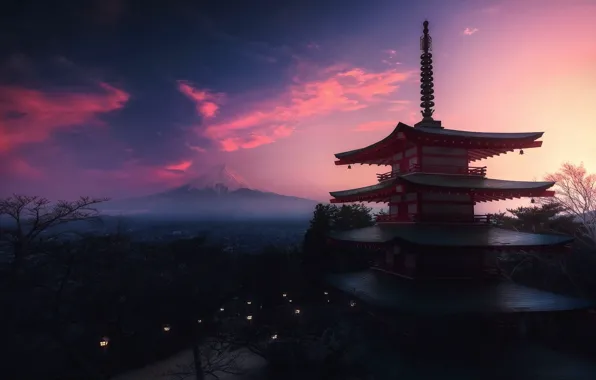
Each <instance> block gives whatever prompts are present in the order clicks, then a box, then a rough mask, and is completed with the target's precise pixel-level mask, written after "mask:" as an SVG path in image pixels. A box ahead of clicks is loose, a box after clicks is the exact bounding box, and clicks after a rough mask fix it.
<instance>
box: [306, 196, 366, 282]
mask: <svg viewBox="0 0 596 380" xmlns="http://www.w3.org/2000/svg"><path fill="white" fill-rule="evenodd" d="M371 211H372V210H371V209H370V208H369V207H366V206H364V205H363V204H361V203H356V204H350V205H342V206H341V207H338V206H336V205H331V204H318V205H317V206H316V207H315V211H314V213H313V217H312V219H311V220H310V227H309V228H308V230H307V231H306V234H305V236H304V242H303V246H302V248H303V253H304V260H305V265H306V268H307V270H308V271H309V272H311V273H312V274H315V275H316V274H317V273H320V271H321V270H324V269H325V268H328V266H329V264H330V261H331V258H332V248H330V247H329V246H328V245H327V239H328V235H329V233H330V232H332V231H345V230H351V229H354V228H362V227H369V226H372V225H373V224H374V223H375V222H374V217H373V215H372V213H371Z"/></svg>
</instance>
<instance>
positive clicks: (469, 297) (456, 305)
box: [327, 270, 594, 316]
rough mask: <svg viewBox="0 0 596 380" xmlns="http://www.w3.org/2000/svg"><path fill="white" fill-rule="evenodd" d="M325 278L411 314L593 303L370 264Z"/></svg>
mask: <svg viewBox="0 0 596 380" xmlns="http://www.w3.org/2000/svg"><path fill="white" fill-rule="evenodd" d="M383 277H390V278H383ZM327 281H328V282H329V283H330V284H331V285H332V286H334V287H335V288H338V289H339V290H341V291H343V292H346V293H349V294H351V295H353V296H354V297H356V298H359V299H361V300H362V301H364V302H366V303H367V304H369V305H372V306H376V307H380V308H383V309H389V310H391V311H398V312H402V313H407V314H413V315H427V316H449V315H460V316H461V315H469V314H482V313H516V312H555V311H567V310H582V309H589V308H591V307H593V306H594V302H593V301H590V300H585V299H581V298H576V297H570V296H565V295H561V294H556V293H551V292H547V291H543V290H538V289H533V288H530V287H527V286H523V285H519V284H516V283H513V282H509V281H507V282H506V281H502V282H473V283H470V282H468V281H424V282H418V281H417V282H414V281H411V280H403V279H400V278H398V277H396V276H392V275H390V274H384V273H382V272H378V271H374V270H366V271H361V272H352V273H343V274H333V275H329V276H328V277H327Z"/></svg>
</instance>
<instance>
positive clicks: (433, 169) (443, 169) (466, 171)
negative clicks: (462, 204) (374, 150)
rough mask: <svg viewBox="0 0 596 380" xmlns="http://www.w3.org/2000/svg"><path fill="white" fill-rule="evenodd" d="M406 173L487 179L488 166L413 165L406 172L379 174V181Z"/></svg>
mask: <svg viewBox="0 0 596 380" xmlns="http://www.w3.org/2000/svg"><path fill="white" fill-rule="evenodd" d="M406 173H438V174H459V175H469V176H479V177H485V176H486V166H468V167H463V168H462V167H461V166H453V165H420V164H412V165H411V166H410V168H409V169H408V170H407V171H405V172H400V171H390V172H387V173H380V174H377V179H378V180H379V182H382V181H386V180H388V179H393V178H396V177H397V176H399V175H400V174H406Z"/></svg>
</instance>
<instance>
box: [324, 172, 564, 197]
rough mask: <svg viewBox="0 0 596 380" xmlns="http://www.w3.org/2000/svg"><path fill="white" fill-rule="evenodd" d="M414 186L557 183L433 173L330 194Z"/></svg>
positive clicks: (510, 187) (507, 187)
mask: <svg viewBox="0 0 596 380" xmlns="http://www.w3.org/2000/svg"><path fill="white" fill-rule="evenodd" d="M398 184H412V185H415V186H422V187H433V188H443V189H445V188H449V189H462V190H473V191H478V190H482V191H491V190H495V191H516V190H536V191H539V190H546V189H548V188H550V187H552V186H554V185H555V182H543V181H509V180H502V179H491V178H485V177H480V176H468V175H457V174H432V173H406V174H403V175H400V176H398V177H396V178H393V179H388V180H386V181H382V182H380V183H377V184H375V185H372V186H365V187H360V188H356V189H350V190H342V191H333V192H330V193H329V194H331V196H332V197H334V198H342V197H351V196H358V195H364V194H373V193H374V194H376V193H379V192H383V191H384V190H391V191H392V190H393V187H394V185H398Z"/></svg>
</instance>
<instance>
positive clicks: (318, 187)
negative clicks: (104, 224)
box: [0, 0, 596, 210]
mask: <svg viewBox="0 0 596 380" xmlns="http://www.w3.org/2000/svg"><path fill="white" fill-rule="evenodd" d="M13 3H15V4H18V6H16V5H15V6H13V7H12V8H10V9H9V11H6V10H5V11H3V13H2V14H1V15H0V19H1V20H0V195H6V194H10V193H12V192H21V193H29V194H39V195H45V196H48V197H52V198H56V197H60V198H70V197H76V196H78V195H81V194H88V195H93V196H109V197H115V198H118V197H125V196H131V195H141V194H148V193H152V192H155V191H158V190H162V189H167V188H171V187H173V186H176V185H181V184H183V183H185V182H187V181H188V180H189V179H191V178H193V177H196V176H197V175H198V174H200V173H201V172H202V171H204V170H205V169H207V168H208V167H211V166H213V165H216V164H220V163H227V164H228V165H229V166H230V167H232V168H234V169H235V170H236V171H237V172H239V173H241V174H242V175H243V177H244V178H245V179H246V180H247V181H248V182H249V183H251V184H252V185H253V186H254V187H256V188H259V189H265V190H269V191H275V192H279V193H283V194H289V195H297V196H303V197H309V198H314V199H318V200H328V199H329V195H328V191H333V190H343V189H348V188H352V187H360V186H366V185H369V184H373V183H374V182H375V180H376V179H375V175H374V174H375V173H377V172H385V171H387V170H388V169H387V168H383V167H368V166H367V167H360V166H356V167H354V168H353V169H352V170H346V167H344V166H341V167H337V166H335V165H334V163H333V161H334V157H333V154H334V153H336V152H341V151H346V150H351V149H354V148H359V147H362V146H365V145H368V144H371V143H374V142H376V141H377V140H379V139H381V138H383V137H385V136H386V135H387V134H388V133H390V132H391V130H392V129H393V128H394V127H395V125H396V124H397V123H398V122H399V121H402V122H404V123H406V124H410V125H413V124H414V123H415V122H417V121H419V118H420V112H419V107H418V105H419V101H418V98H419V96H420V95H419V93H418V92H419V90H418V86H419V84H418V80H419V75H418V71H419V55H420V52H419V37H420V35H421V33H422V22H423V21H424V19H425V18H426V19H428V20H429V22H430V32H431V35H432V37H433V55H434V57H433V59H434V66H435V70H434V72H435V90H436V92H435V95H436V100H435V102H436V104H437V105H436V112H435V119H440V120H441V121H442V122H443V126H444V127H446V128H449V129H463V130H472V131H486V132H488V131H495V132H496V131H502V132H513V131H517V132H530V131H544V132H546V133H545V135H544V137H543V141H544V144H543V147H542V148H540V149H528V150H526V154H525V155H523V156H520V155H518V154H517V153H516V154H509V155H506V156H500V157H497V158H492V159H489V160H486V161H483V162H480V163H477V165H478V166H484V165H488V166H489V170H488V176H489V177H491V178H503V179H518V180H524V179H526V180H534V179H541V178H543V177H544V175H545V174H546V173H548V172H553V171H556V170H557V168H558V167H559V166H560V164H561V163H562V162H564V161H571V162H574V163H580V162H584V164H585V166H586V168H587V169H588V170H589V171H592V172H594V171H596V105H595V101H596V1H594V0H506V1H498V0H497V1H492V0H450V1H446V0H436V1H432V0H431V1H425V0H418V1H397V0H386V1H381V0H379V1H377V0H368V1H357V0H354V1H336V0H329V1H324V0H312V1H311V0H300V1H294V0H285V1H240V0H237V1H225V0H220V1H213V2H212V3H213V4H217V5H213V6H210V7H206V6H198V5H195V4H199V3H202V2H196V1H190V0H189V1H176V0H170V1H127V0H98V1H53V2H49V1H25V0H22V1H20V2H13ZM50 3H51V4H50ZM83 3H84V4H88V5H87V7H85V6H83V5H82V4H83ZM56 4H59V5H56ZM526 203H529V202H528V201H523V202H522V203H521V204H526ZM508 205H509V204H507V203H499V204H494V205H491V207H492V210H496V209H504V208H505V207H507V206H508Z"/></svg>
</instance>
